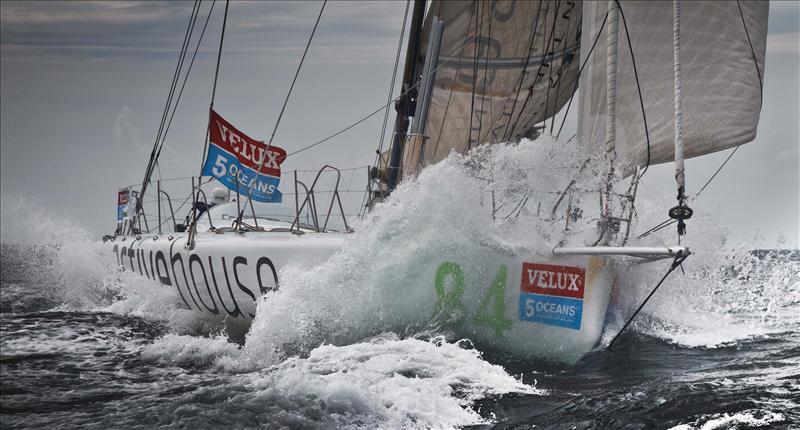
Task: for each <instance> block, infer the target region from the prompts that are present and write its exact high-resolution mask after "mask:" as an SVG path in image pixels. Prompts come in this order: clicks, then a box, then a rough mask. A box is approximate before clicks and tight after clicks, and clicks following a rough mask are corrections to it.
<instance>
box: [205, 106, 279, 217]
mask: <svg viewBox="0 0 800 430" xmlns="http://www.w3.org/2000/svg"><path fill="white" fill-rule="evenodd" d="M209 127H210V135H209V145H208V156H207V157H206V160H205V163H204V164H203V176H213V177H214V178H216V179H217V180H218V181H219V182H220V183H221V184H223V185H225V186H226V187H228V189H230V190H232V191H236V192H238V193H240V194H243V195H245V196H247V195H248V194H249V193H252V194H251V196H252V197H253V200H256V201H259V202H264V203H280V202H281V201H282V194H281V192H280V191H278V185H279V184H280V181H281V163H283V160H285V159H286V151H284V150H283V149H281V148H278V147H277V146H274V145H273V146H269V145H267V144H266V143H264V142H261V141H257V140H255V139H253V138H251V137H249V136H247V135H246V134H244V133H242V132H241V131H239V130H238V129H237V128H236V127H234V126H233V125H231V123H229V122H228V121H226V120H225V119H224V118H222V117H221V116H220V115H219V114H217V113H216V112H214V111H211V124H210V125H209Z"/></svg>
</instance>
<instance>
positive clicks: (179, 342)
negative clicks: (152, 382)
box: [141, 333, 239, 367]
mask: <svg viewBox="0 0 800 430" xmlns="http://www.w3.org/2000/svg"><path fill="white" fill-rule="evenodd" d="M238 355H239V346H238V345H237V344H235V343H231V342H229V341H228V339H227V338H226V337H225V336H224V335H216V336H211V337H203V336H189V335H178V334H171V333H170V334H166V335H164V336H163V337H161V338H159V339H157V340H156V341H155V342H153V343H151V344H149V345H147V346H145V347H144V348H142V353H141V357H142V359H143V360H145V361H150V362H157V363H159V364H164V365H172V366H181V367H184V366H193V365H209V364H215V363H216V362H217V360H232V359H235V358H236V357H237V356H238Z"/></svg>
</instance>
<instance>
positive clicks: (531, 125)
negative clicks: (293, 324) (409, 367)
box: [105, 0, 769, 363]
mask: <svg viewBox="0 0 800 430" xmlns="http://www.w3.org/2000/svg"><path fill="white" fill-rule="evenodd" d="M409 3H410V4H413V10H412V13H411V19H410V26H409V27H410V28H409V31H408V34H409V37H408V41H407V45H406V57H405V64H404V66H403V74H402V87H401V94H400V95H399V96H397V97H396V98H394V99H393V100H390V103H389V104H392V103H393V104H394V106H395V109H396V111H397V115H396V119H395V124H394V130H393V133H392V142H391V146H390V148H389V149H388V150H385V151H383V150H382V148H379V151H378V153H379V155H378V157H377V161H376V163H375V166H373V167H372V168H371V169H370V171H369V182H368V189H367V191H366V201H367V202H366V207H367V208H368V209H374V208H376V207H380V205H383V204H387V203H388V202H391V200H392V193H393V191H394V190H395V189H396V188H397V187H398V185H400V186H402V184H403V183H413V181H414V180H415V177H416V176H417V175H420V174H422V173H424V171H425V169H427V168H429V167H431V166H434V165H436V164H437V163H439V162H441V161H442V160H444V159H446V158H447V157H449V156H451V155H452V154H453V153H457V154H468V153H470V152H471V151H472V152H473V153H474V152H475V151H480V148H485V147H486V146H487V145H515V144H516V142H519V141H520V140H521V139H536V138H537V137H539V136H541V135H550V136H555V134H556V133H555V130H558V134H560V133H561V128H563V121H562V124H561V126H560V127H558V128H556V127H555V126H556V124H555V119H556V114H557V113H559V112H562V111H563V110H565V109H566V110H567V111H568V110H569V109H570V107H571V106H572V104H573V99H574V98H575V95H576V94H578V100H577V102H576V106H577V109H578V133H577V138H574V139H571V140H570V141H569V142H565V143H563V145H565V147H567V146H568V145H571V146H572V147H580V148H582V149H581V151H579V153H580V154H583V156H586V159H585V160H579V161H578V162H576V163H574V166H572V170H573V171H572V172H571V173H570V175H571V176H572V177H573V179H572V180H570V181H567V182H566V183H564V184H560V188H559V189H545V190H536V189H533V188H532V187H523V188H521V189H520V188H517V189H514V190H505V191H506V193H505V194H504V195H503V196H496V195H495V194H494V190H493V191H492V194H491V195H490V196H487V200H489V202H488V203H487V204H486V207H485V209H486V210H487V211H491V216H492V217H500V216H503V217H505V218H514V217H518V216H519V214H520V213H521V212H522V211H523V208H526V210H527V213H529V214H530V213H533V214H535V216H536V217H537V218H538V221H537V227H536V228H541V226H542V225H544V226H546V227H547V228H548V229H549V233H550V234H548V238H549V239H547V240H543V239H542V238H540V237H537V236H535V235H532V236H531V237H532V238H533V239H532V240H537V241H538V242H537V243H531V244H530V246H529V247H523V248H520V249H512V250H507V249H505V250H498V249H493V248H491V247H486V248H481V246H480V245H479V244H476V246H475V250H473V252H471V253H470V254H469V255H470V256H471V257H470V259H469V261H461V260H459V258H464V257H463V256H464V255H465V254H459V253H458V252H454V253H453V254H452V255H442V256H441V257H440V260H439V261H429V262H428V264H427V265H424V267H414V268H408V269H409V270H407V271H404V272H403V273H407V276H408V277H409V279H408V280H407V282H408V283H422V284H427V285H430V289H429V293H428V294H427V296H425V297H418V300H419V303H418V309H419V312H420V313H421V314H424V315H429V316H430V317H429V319H430V321H431V324H434V325H437V326H438V327H447V328H448V329H451V330H453V331H454V332H455V334H456V335H458V336H462V337H466V338H469V339H471V340H472V341H473V342H475V343H476V344H479V345H484V346H486V347H487V348H492V349H495V350H499V351H504V352H506V353H508V354H511V355H513V356H515V357H520V358H534V357H540V358H545V359H552V360H557V361H563V362H568V363H571V362H575V361H577V360H578V359H579V358H580V357H582V356H583V355H584V354H586V353H587V352H588V351H591V350H592V349H593V348H595V347H596V346H597V345H598V343H599V342H600V340H601V336H602V335H603V332H604V328H605V321H606V313H607V309H608V307H609V302H610V298H611V294H612V289H614V288H623V285H624V284H625V283H624V282H622V281H623V280H621V279H620V278H619V276H620V275H619V270H618V269H619V268H620V267H621V266H623V265H627V264H633V263H632V262H636V263H640V262H642V261H645V262H647V264H650V265H651V267H652V270H664V269H668V270H669V271H671V270H674V269H675V268H676V267H678V266H679V265H680V263H681V262H682V261H683V260H684V259H685V258H686V257H688V256H689V255H690V250H689V249H688V248H687V247H686V246H682V245H680V238H681V237H682V236H683V235H684V234H686V230H687V223H688V222H690V221H689V219H690V218H691V216H692V210H691V208H690V207H689V204H690V201H691V199H690V196H689V193H688V189H689V188H687V181H686V179H685V177H686V175H685V168H684V159H686V158H689V157H698V156H702V155H705V154H709V153H712V152H716V151H720V150H723V149H727V148H734V147H738V146H739V145H742V144H744V143H748V142H750V141H752V140H753V139H754V138H755V135H756V129H757V125H758V119H759V113H760V109H761V94H762V86H763V73H764V56H765V50H766V33H767V16H768V7H769V6H768V3H767V2H758V1H747V2H746V1H736V2H694V1H692V2H686V1H680V0H674V1H671V2H668V1H664V2H635V1H616V0H611V1H608V2H581V1H560V0H557V1H529V2H516V1H511V0H509V1H506V0H497V1H491V2H488V1H443V0H434V1H432V2H430V4H429V5H427V7H426V2H425V1H424V0H414V1H413V2H409ZM227 7H228V6H227V5H226V16H227ZM323 9H324V6H323ZM407 12H408V7H407V8H406V13H407ZM193 13H194V12H193ZM320 16H322V12H320ZM317 22H319V20H318V21H317ZM403 22H404V28H405V25H406V24H405V23H406V18H405V17H404V21H403ZM315 29H316V25H315ZM223 34H224V24H223ZM312 37H313V31H312ZM401 40H402V38H401ZM185 43H186V42H185ZM310 43H311V40H310V39H309V44H310ZM221 47H222V41H220V52H221V49H222V48H221ZM399 52H400V51H399V49H398V58H399ZM304 57H305V54H304ZM301 64H302V61H301ZM396 67H397V66H396ZM298 70H299V69H298ZM215 80H216V77H215ZM173 86H174V85H173ZM578 89H580V91H578ZM165 112H166V110H165ZM563 117H564V118H565V117H566V113H564V114H563ZM278 121H280V119H279V120H278ZM548 121H549V124H548ZM162 123H163V121H162ZM208 135H209V137H208V139H207V145H206V147H205V149H204V152H205V155H204V169H203V172H202V175H201V176H200V177H198V178H197V180H196V182H195V179H194V178H193V179H192V184H191V196H192V200H193V205H192V208H191V210H190V213H189V216H187V218H186V220H185V222H183V223H181V224H178V223H177V222H176V217H177V215H176V214H175V211H174V210H173V209H172V208H171V206H170V207H169V211H168V212H166V213H168V214H170V216H169V217H166V220H162V211H164V209H163V208H162V206H164V207H166V206H168V204H171V203H169V202H170V201H171V200H170V199H169V197H168V196H167V197H166V198H163V199H162V195H163V194H164V193H163V190H162V189H161V183H160V181H159V182H158V183H157V184H156V186H157V191H156V192H155V194H156V195H157V196H156V197H155V198H154V199H153V200H154V201H155V202H156V203H157V204H158V209H157V213H158V222H157V228H156V227H155V226H154V227H153V228H150V227H148V225H147V222H146V220H147V216H146V213H145V212H146V211H145V206H146V205H145V204H144V203H145V202H146V199H145V198H144V196H145V195H146V191H147V185H148V184H150V183H152V182H153V181H152V180H151V178H150V177H151V175H152V170H153V167H152V166H153V164H154V158H155V160H156V161H157V157H158V154H159V153H160V149H157V148H158V145H156V147H154V151H153V157H151V160H150V164H149V165H148V169H147V172H146V174H145V179H144V181H143V182H142V185H141V186H140V188H139V189H138V190H136V189H133V188H126V189H123V190H121V191H120V194H119V207H118V228H117V231H116V232H115V234H114V235H109V236H107V237H106V238H105V240H106V242H107V243H108V244H109V246H110V247H111V248H112V249H113V252H114V254H115V256H116V258H117V261H118V263H119V265H120V267H121V268H122V269H123V270H126V271H133V272H136V273H138V274H141V275H143V276H145V277H147V278H150V279H152V280H155V281H158V282H160V283H161V284H164V285H166V286H169V287H170V288H174V289H176V290H177V292H178V293H179V295H180V298H181V300H182V302H183V304H184V305H185V306H186V307H187V308H189V309H192V310H195V311H197V312H198V314H200V315H202V316H203V317H204V318H206V319H208V320H209V321H216V322H218V323H221V324H225V325H227V326H234V325H242V326H245V327H246V326H247V324H249V321H250V320H252V319H253V318H254V317H255V314H256V302H257V301H258V300H259V298H260V297H261V296H266V297H265V298H264V300H269V295H270V294H273V293H274V292H275V291H276V290H279V289H280V283H281V279H280V276H279V275H280V273H281V272H280V270H281V268H283V267H285V266H287V265H290V264H295V265H297V264H301V265H314V264H318V263H320V262H323V261H325V260H326V259H327V258H329V257H330V256H331V255H333V254H335V253H336V252H339V250H340V249H341V248H342V246H345V244H346V243H347V240H348V237H350V236H351V235H352V229H351V227H350V226H349V225H348V223H347V221H346V216H345V210H344V208H343V207H342V201H341V196H340V193H339V190H338V180H336V181H334V184H335V185H334V186H333V189H332V190H329V191H330V192H329V194H328V195H329V196H330V199H329V200H325V201H321V200H320V199H321V195H322V194H321V193H320V192H319V188H318V180H319V178H320V177H321V176H322V175H326V174H331V175H334V177H336V178H338V177H340V175H341V172H340V171H339V170H338V169H336V168H334V167H332V166H324V167H323V168H322V169H321V170H320V171H319V172H318V173H317V175H316V177H315V179H314V180H313V181H312V182H311V185H310V186H308V184H306V183H304V182H303V181H301V180H298V178H297V173H296V172H294V173H293V175H292V174H291V172H290V174H289V175H284V174H283V173H282V172H281V171H280V168H281V164H282V163H283V161H284V160H285V159H286V152H285V151H284V150H282V149H280V148H278V147H276V146H274V145H272V138H270V140H269V141H268V142H262V141H258V140H256V139H253V138H250V137H248V136H247V135H246V134H245V133H243V132H242V131H240V130H238V129H237V128H236V127H235V126H234V125H233V124H232V123H231V122H228V121H227V120H226V119H224V118H223V117H222V115H221V114H220V113H218V112H216V111H215V110H214V108H213V96H212V107H211V109H210V110H209V124H208ZM273 136H274V133H273ZM157 143H158V139H157ZM248 151H249V152H248ZM573 153H574V151H573ZM556 155H557V154H556ZM659 163H674V164H675V179H676V189H677V204H676V206H675V207H673V208H671V209H669V210H668V218H667V220H666V221H664V222H662V223H660V224H658V225H656V229H661V228H664V227H666V226H671V225H676V226H677V230H678V236H677V238H678V239H677V240H676V243H675V245H674V246H632V245H629V242H631V241H632V239H633V238H632V235H633V232H634V230H635V229H636V227H637V226H636V225H635V222H636V211H635V202H636V192H637V188H638V183H639V180H640V178H641V177H642V175H644V173H645V172H646V170H647V168H648V166H650V165H654V164H659ZM232 167H235V168H232ZM282 177H288V178H290V179H293V181H290V184H289V185H287V184H286V183H285V182H286V181H284V183H281V182H280V178H282ZM486 180H487V181H489V182H491V181H492V178H486ZM201 181H203V182H201ZM208 181H216V182H217V183H219V184H221V185H224V187H225V188H227V189H225V188H222V187H220V188H218V189H216V190H214V192H213V195H212V196H211V199H209V198H208V197H207V196H206V193H205V191H203V186H202V185H205V184H207V183H208ZM499 192H500V191H499V190H498V193H499ZM234 194H235V195H234ZM283 195H287V196H292V197H293V198H292V199H290V202H289V210H288V212H286V213H285V214H284V215H285V217H284V219H279V218H276V217H271V218H266V217H262V216H260V215H259V213H258V211H259V210H260V209H259V210H257V209H256V207H257V206H258V207H259V208H263V207H264V205H267V206H268V205H270V204H273V203H275V202H280V201H282V196H283ZM445 197H446V195H445V193H444V190H443V198H445ZM499 197H502V200H504V205H505V203H508V205H506V206H505V208H501V207H500V206H501V205H499V204H497V201H496V200H497V199H496V198H499ZM291 200H293V201H291ZM162 201H163V202H164V203H163V204H162ZM259 202H260V203H259ZM284 203H285V202H284ZM508 207H513V209H511V210H509V209H508ZM532 208H535V210H534V209H532ZM318 209H319V210H318ZM336 214H338V215H339V217H338V218H337V219H338V223H339V226H338V227H333V224H335V223H336V222H331V220H332V219H333V218H336ZM590 214H594V215H591V216H590ZM332 215H333V218H332ZM366 216H370V215H369V214H367V215H366ZM170 219H171V225H170V223H169V220H170ZM143 221H144V224H143ZM165 223H166V227H164V228H162V226H165ZM578 227H580V228H578ZM531 228H533V226H531ZM165 230H166V231H165ZM639 237H640V238H643V240H644V241H646V240H647V232H645V234H641V235H639ZM641 241H642V239H640V242H641ZM661 260H664V261H666V262H668V263H669V264H666V267H665V263H664V262H662V263H658V261H661ZM669 271H668V272H667V274H668V273H669ZM665 277H666V275H665Z"/></svg>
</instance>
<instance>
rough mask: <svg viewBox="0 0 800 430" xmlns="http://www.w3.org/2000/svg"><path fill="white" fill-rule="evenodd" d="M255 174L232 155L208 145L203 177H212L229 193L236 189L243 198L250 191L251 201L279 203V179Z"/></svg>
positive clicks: (217, 147) (215, 146) (213, 145)
mask: <svg viewBox="0 0 800 430" xmlns="http://www.w3.org/2000/svg"><path fill="white" fill-rule="evenodd" d="M256 173H257V171H256V170H253V169H251V168H249V167H247V166H244V165H242V163H240V162H239V160H238V159H237V158H236V157H235V156H234V155H232V154H230V153H229V152H227V151H225V150H223V149H222V148H220V147H219V146H217V145H215V144H213V143H212V144H209V145H208V158H206V163H205V165H204V166H203V175H204V176H213V177H215V178H217V180H218V181H219V182H220V183H222V184H223V185H225V186H226V187H228V189H230V190H231V191H237V189H238V192H239V194H242V195H244V196H246V195H247V193H248V192H250V190H251V189H252V193H253V194H252V196H253V200H256V201H259V202H264V203H280V202H281V199H282V195H281V192H280V191H278V184H280V181H281V178H278V177H274V176H268V175H265V174H263V173H261V174H258V175H256Z"/></svg>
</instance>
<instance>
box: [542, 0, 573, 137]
mask: <svg viewBox="0 0 800 430" xmlns="http://www.w3.org/2000/svg"><path fill="white" fill-rule="evenodd" d="M560 8H561V1H559V2H558V3H556V13H555V14H553V28H552V29H551V30H550V41H549V42H548V44H551V46H553V48H555V43H554V42H555V40H556V21H558V10H559V9H560ZM562 34H563V33H562ZM561 40H562V41H563V40H564V36H563V35H562V36H561ZM566 47H567V44H566V43H565V44H564V48H566ZM554 56H555V52H553V51H552V50H550V62H548V63H547V92H546V93H545V101H544V121H543V122H544V127H545V128H547V111H548V110H549V109H550V90H551V89H552V88H553V57H554ZM546 59H547V54H546V53H545V57H544V58H543V59H542V61H546ZM561 61H562V63H563V61H564V57H563V56H562V57H561ZM559 71H560V69H559ZM542 78H544V77H542ZM556 104H558V100H556ZM556 113H558V112H556ZM553 116H554V117H555V116H556V114H555V113H554V114H553Z"/></svg>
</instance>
